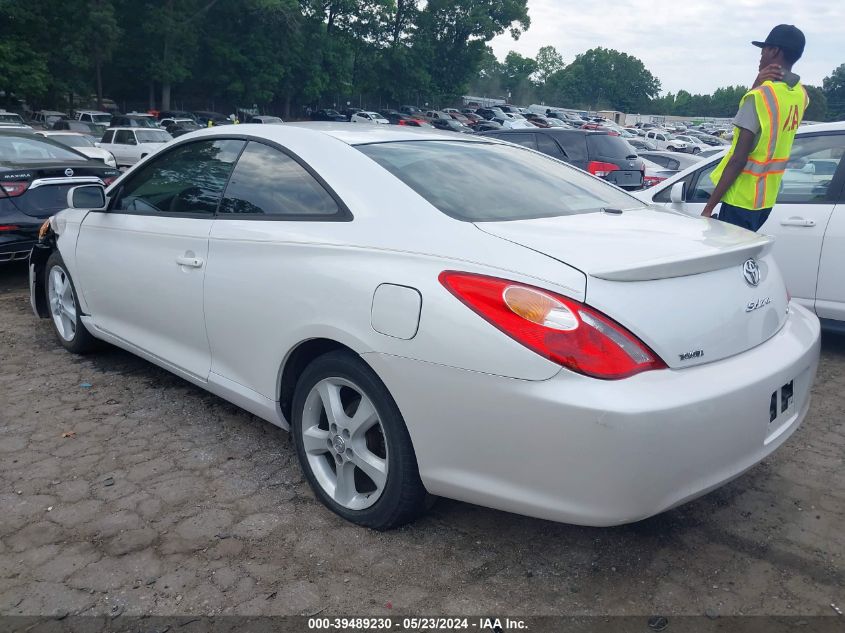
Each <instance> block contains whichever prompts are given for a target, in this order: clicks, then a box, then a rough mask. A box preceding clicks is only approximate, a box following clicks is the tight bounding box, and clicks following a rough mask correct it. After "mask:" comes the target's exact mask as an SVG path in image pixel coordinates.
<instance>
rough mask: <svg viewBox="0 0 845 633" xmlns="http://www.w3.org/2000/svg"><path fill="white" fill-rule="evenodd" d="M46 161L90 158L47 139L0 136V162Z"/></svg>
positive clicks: (84, 159) (85, 159)
mask: <svg viewBox="0 0 845 633" xmlns="http://www.w3.org/2000/svg"><path fill="white" fill-rule="evenodd" d="M45 160H46V161H50V160H60V161H87V160H88V158H87V157H85V156H82V155H81V154H77V153H76V152H74V151H73V150H71V149H68V148H66V147H65V146H64V145H59V144H58V143H55V142H53V141H48V140H47V139H43V138H35V137H22V136H5V135H4V136H0V161H4V162H10V163H17V164H23V163H37V162H41V161H45Z"/></svg>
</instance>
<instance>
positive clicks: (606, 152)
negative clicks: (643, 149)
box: [587, 134, 634, 158]
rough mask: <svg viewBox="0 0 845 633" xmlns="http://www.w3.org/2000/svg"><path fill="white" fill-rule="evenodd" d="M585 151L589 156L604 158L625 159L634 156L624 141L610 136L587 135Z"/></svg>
mask: <svg viewBox="0 0 845 633" xmlns="http://www.w3.org/2000/svg"><path fill="white" fill-rule="evenodd" d="M587 151H589V153H590V155H591V156H602V157H604V158H627V157H628V156H631V155H633V154H634V152H632V151H631V146H630V145H628V143H626V142H625V140H624V139H622V138H621V137H619V136H611V135H610V134H588V135H587Z"/></svg>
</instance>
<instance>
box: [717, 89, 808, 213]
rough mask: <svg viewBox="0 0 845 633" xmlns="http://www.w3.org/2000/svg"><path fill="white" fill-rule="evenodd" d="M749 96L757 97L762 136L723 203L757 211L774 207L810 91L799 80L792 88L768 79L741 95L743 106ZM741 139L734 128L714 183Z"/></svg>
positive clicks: (756, 103)
mask: <svg viewBox="0 0 845 633" xmlns="http://www.w3.org/2000/svg"><path fill="white" fill-rule="evenodd" d="M748 98H752V99H754V105H755V107H756V110H757V118H758V119H759V120H760V138H759V140H758V141H757V145H756V146H755V147H754V149H753V150H752V151H751V154H749V155H748V162H747V163H746V164H745V168H744V169H743V170H742V173H740V174H739V176H738V177H737V179H736V180H735V181H734V183H733V184H732V185H731V187H730V189H728V191H727V192H726V193H725V195H724V197H723V198H722V202H726V203H727V204H731V205H733V206H735V207H740V208H742V209H749V210H755V211H756V210H758V209H768V208H770V207H773V206H775V200H776V199H777V196H778V191H779V190H780V182H781V180H782V179H783V172H784V170H785V169H786V163H787V161H788V160H789V152H790V151H792V141H793V140H794V139H795V132H796V131H797V130H798V126H799V125H800V124H801V121H802V119H803V118H804V110H805V109H806V108H807V104H808V103H809V100H808V98H807V91H806V90H805V89H804V86H802V85H801V84H800V83H797V84H795V85H794V86H792V87H791V88H790V87H789V86H788V85H787V84H785V83H784V82H782V81H779V82H777V83H773V82H771V81H766V82H763V84H761V85H760V86H758V87H757V88H754V89H753V90H749V91H748V92H747V93H745V96H744V97H742V101H740V107H742V104H743V103H744V102H745V100H746V99H748ZM738 140H739V130H738V129H735V130H734V138H733V143H731V148H730V150H728V153H727V154H726V155H725V157H724V158H723V159H722V161H721V162H720V163H719V165H718V166H717V167H716V169H715V170H713V173H712V174H710V180H712V181H713V184H714V185H715V184H718V182H719V179H720V178H721V177H722V172H723V171H724V170H725V166H726V165H727V164H728V161H729V160H730V159H731V156H733V153H734V150H735V149H736V143H737V141H738Z"/></svg>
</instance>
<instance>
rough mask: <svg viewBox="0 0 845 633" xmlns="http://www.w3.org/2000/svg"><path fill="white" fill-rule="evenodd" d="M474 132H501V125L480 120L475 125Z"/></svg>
mask: <svg viewBox="0 0 845 633" xmlns="http://www.w3.org/2000/svg"><path fill="white" fill-rule="evenodd" d="M473 129H474V130H475V131H476V132H490V131H494V130H502V129H504V128H503V127H502V124H501V123H496V121H487V120H486V119H482V120H481V121H479V122H478V123H476V124H475V127H474V128H473Z"/></svg>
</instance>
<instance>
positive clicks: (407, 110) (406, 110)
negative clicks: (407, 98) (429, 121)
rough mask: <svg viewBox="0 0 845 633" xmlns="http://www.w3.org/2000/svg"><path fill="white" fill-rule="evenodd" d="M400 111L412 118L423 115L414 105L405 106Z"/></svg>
mask: <svg viewBox="0 0 845 633" xmlns="http://www.w3.org/2000/svg"><path fill="white" fill-rule="evenodd" d="M399 111H400V112H401V113H403V114H410V115H412V116H414V115H417V114H422V110H420V109H419V108H418V107H416V106H412V105H403V106H401V107H400V108H399Z"/></svg>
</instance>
